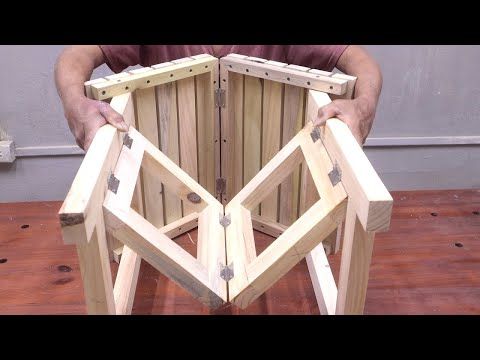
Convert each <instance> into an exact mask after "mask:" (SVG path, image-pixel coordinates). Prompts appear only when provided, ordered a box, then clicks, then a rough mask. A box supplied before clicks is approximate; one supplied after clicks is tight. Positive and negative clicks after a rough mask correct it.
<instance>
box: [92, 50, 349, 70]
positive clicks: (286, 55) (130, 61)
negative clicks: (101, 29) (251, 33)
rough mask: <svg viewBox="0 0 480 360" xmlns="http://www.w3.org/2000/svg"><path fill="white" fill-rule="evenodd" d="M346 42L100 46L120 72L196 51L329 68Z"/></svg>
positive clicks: (331, 68)
mask: <svg viewBox="0 0 480 360" xmlns="http://www.w3.org/2000/svg"><path fill="white" fill-rule="evenodd" d="M347 46H348V45H224V46H223V48H222V50H221V51H220V52H218V53H215V51H214V49H213V46H212V45H100V48H101V49H102V51H103V53H104V55H105V58H106V62H107V65H108V67H109V68H110V69H111V70H112V71H113V72H115V73H119V72H121V71H122V70H124V69H125V68H127V67H128V66H134V65H138V64H140V65H142V66H152V65H155V64H159V63H163V62H167V61H172V60H176V59H180V58H184V57H188V56H193V55H199V54H211V55H213V56H216V57H223V56H226V55H228V54H230V53H236V54H240V55H247V56H255V57H259V58H263V59H267V60H274V61H279V62H283V63H288V64H294V65H300V66H306V67H309V68H314V69H319V70H326V71H332V70H333V68H334V67H335V65H336V64H337V61H338V59H339V58H340V55H342V53H343V51H344V50H345V49H346V48H347Z"/></svg>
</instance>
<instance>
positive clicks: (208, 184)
mask: <svg viewBox="0 0 480 360" xmlns="http://www.w3.org/2000/svg"><path fill="white" fill-rule="evenodd" d="M214 76H215V74H214V73H213V72H208V73H205V74H202V75H198V76H196V77H195V94H196V106H197V109H196V114H197V143H198V183H199V184H200V185H202V186H203V187H204V188H205V189H206V190H207V191H209V192H210V194H212V195H215V121H214V114H213V112H214V111H215V103H214V98H213V96H214V84H213V82H214Z"/></svg>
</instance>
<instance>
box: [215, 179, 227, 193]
mask: <svg viewBox="0 0 480 360" xmlns="http://www.w3.org/2000/svg"><path fill="white" fill-rule="evenodd" d="M226 187H227V181H226V180H225V179H224V178H218V179H217V180H216V181H215V191H216V192H217V195H223V194H225V189H226Z"/></svg>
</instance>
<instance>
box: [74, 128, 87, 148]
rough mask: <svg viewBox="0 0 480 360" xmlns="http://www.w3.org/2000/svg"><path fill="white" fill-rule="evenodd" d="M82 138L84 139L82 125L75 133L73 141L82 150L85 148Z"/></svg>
mask: <svg viewBox="0 0 480 360" xmlns="http://www.w3.org/2000/svg"><path fill="white" fill-rule="evenodd" d="M84 140H85V128H84V127H83V125H82V126H81V130H80V131H79V132H78V133H76V134H75V142H76V143H77V145H78V146H79V147H80V148H81V149H82V150H85V148H84Z"/></svg>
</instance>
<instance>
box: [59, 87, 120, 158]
mask: <svg viewBox="0 0 480 360" xmlns="http://www.w3.org/2000/svg"><path fill="white" fill-rule="evenodd" d="M65 117H66V118H67V121H68V126H69V127H70V130H71V131H72V133H73V136H74V137H75V140H76V142H77V145H78V146H80V147H81V148H82V149H83V150H85V151H87V150H88V148H89V147H90V144H91V143H92V141H93V138H94V137H95V134H96V132H97V131H98V129H100V127H102V126H103V125H105V124H107V123H109V124H111V125H113V126H114V127H116V128H117V129H119V130H121V131H128V125H127V123H126V122H125V121H124V119H123V117H122V115H120V114H119V113H118V112H116V111H115V110H114V109H113V108H112V107H111V106H110V105H109V104H108V103H106V102H104V101H99V100H92V99H89V98H87V97H85V96H81V97H76V98H75V99H73V100H70V101H68V103H66V104H65Z"/></svg>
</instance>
